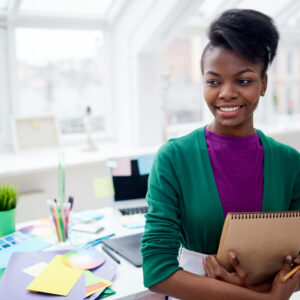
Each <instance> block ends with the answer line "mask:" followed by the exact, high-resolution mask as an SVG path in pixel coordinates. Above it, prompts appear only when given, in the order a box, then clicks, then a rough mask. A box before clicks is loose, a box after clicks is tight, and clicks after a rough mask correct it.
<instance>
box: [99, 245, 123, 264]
mask: <svg viewBox="0 0 300 300" xmlns="http://www.w3.org/2000/svg"><path fill="white" fill-rule="evenodd" d="M102 250H103V251H104V252H105V253H106V254H107V255H108V256H110V257H111V258H112V259H113V260H114V261H115V262H116V263H117V264H120V263H121V261H120V260H119V259H118V258H116V257H115V256H114V255H113V254H112V253H111V251H110V250H108V248H106V247H104V245H102Z"/></svg>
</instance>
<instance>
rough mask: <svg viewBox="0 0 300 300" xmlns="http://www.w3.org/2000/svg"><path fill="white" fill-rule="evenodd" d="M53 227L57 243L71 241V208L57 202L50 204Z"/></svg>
mask: <svg viewBox="0 0 300 300" xmlns="http://www.w3.org/2000/svg"><path fill="white" fill-rule="evenodd" d="M49 209H50V219H51V223H52V228H53V231H54V233H55V236H56V242H57V243H66V242H69V235H70V227H71V226H70V208H69V207H68V206H67V205H62V206H60V205H59V204H56V203H51V204H50V205H49Z"/></svg>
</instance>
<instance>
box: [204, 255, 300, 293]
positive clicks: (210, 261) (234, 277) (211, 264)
mask: <svg viewBox="0 0 300 300" xmlns="http://www.w3.org/2000/svg"><path fill="white" fill-rule="evenodd" d="M299 260H300V257H299ZM229 262H230V264H231V265H232V267H233V269H234V271H233V272H228V271H227V270H226V269H225V268H224V267H222V266H221V265H220V263H219V262H218V260H217V258H216V256H215V255H209V256H207V257H206V260H203V266H204V270H205V273H206V275H207V276H208V277H210V278H215V279H218V280H222V281H225V282H228V283H232V284H235V285H239V286H243V287H245V288H248V289H252V290H255V291H257V292H268V291H270V289H271V286H272V281H268V282H264V283H262V284H260V285H256V286H251V285H250V284H249V282H248V274H247V272H246V270H245V269H244V268H243V267H242V266H241V264H240V263H239V261H238V259H237V257H236V255H235V253H234V252H232V251H230V252H229Z"/></svg>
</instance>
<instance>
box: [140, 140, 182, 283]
mask: <svg viewBox="0 0 300 300" xmlns="http://www.w3.org/2000/svg"><path fill="white" fill-rule="evenodd" d="M174 159H175V151H174V150H173V148H172V141H169V142H167V143H166V144H165V145H164V146H162V147H161V148H160V150H159V151H158V153H157V155H156V157H155V159H154V163H153V166H152V170H151V173H150V176H149V181H148V191H147V196H146V198H147V201H148V204H149V210H148V213H147V214H146V225H145V232H144V235H143V237H142V247H141V252H142V257H143V274H144V285H145V286H146V287H150V286H153V285H155V284H156V283H158V282H161V281H163V280H165V279H166V278H167V277H169V276H170V275H172V274H173V273H174V272H176V271H177V270H179V269H182V268H181V267H179V265H178V259H177V256H178V249H179V247H180V237H179V234H180V209H179V195H180V187H179V181H178V178H177V176H176V170H175V167H174Z"/></svg>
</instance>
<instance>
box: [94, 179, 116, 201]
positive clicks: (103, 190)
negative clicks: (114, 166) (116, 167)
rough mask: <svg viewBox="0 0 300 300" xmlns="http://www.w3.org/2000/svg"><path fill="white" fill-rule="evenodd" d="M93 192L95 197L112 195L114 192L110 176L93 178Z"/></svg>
mask: <svg viewBox="0 0 300 300" xmlns="http://www.w3.org/2000/svg"><path fill="white" fill-rule="evenodd" d="M94 192H95V196H96V197H97V198H101V197H107V196H112V195H114V194H115V191H114V186H113V182H112V178H111V177H101V178H96V179H94Z"/></svg>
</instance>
